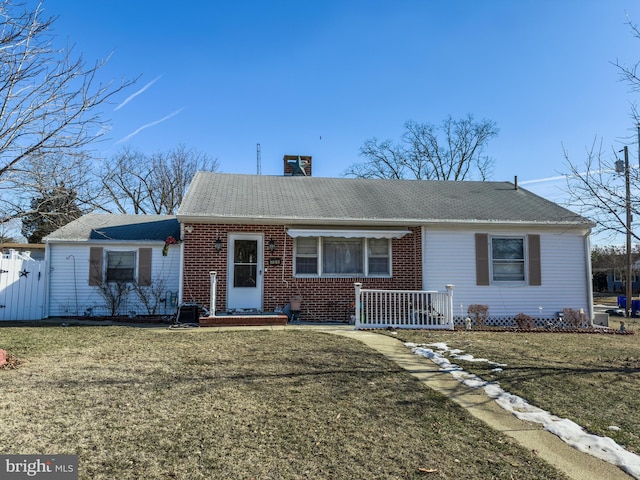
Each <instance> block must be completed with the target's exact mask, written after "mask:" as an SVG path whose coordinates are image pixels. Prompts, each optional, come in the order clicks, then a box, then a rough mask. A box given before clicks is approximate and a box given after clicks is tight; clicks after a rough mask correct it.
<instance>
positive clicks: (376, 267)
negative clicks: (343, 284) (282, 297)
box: [294, 237, 391, 277]
mask: <svg viewBox="0 0 640 480" xmlns="http://www.w3.org/2000/svg"><path fill="white" fill-rule="evenodd" d="M294 259H295V265H294V269H295V275H296V276H315V277H317V276H339V277H362V276H365V277H366V276H369V277H389V276H391V241H390V240H389V239H388V238H344V237H298V238H296V239H295V246H294Z"/></svg>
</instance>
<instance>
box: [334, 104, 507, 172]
mask: <svg viewBox="0 0 640 480" xmlns="http://www.w3.org/2000/svg"><path fill="white" fill-rule="evenodd" d="M404 127H405V132H404V133H403V135H402V139H401V141H400V142H399V143H394V142H393V141H392V140H385V141H382V142H379V141H378V140H377V139H375V138H373V139H369V140H366V141H365V143H364V145H363V146H362V147H361V148H360V155H361V156H363V157H365V158H366V159H367V160H366V161H365V162H363V163H356V164H354V165H352V166H350V167H349V168H348V169H347V171H346V172H345V175H349V176H355V177H360V178H415V179H418V180H469V179H479V180H486V179H488V178H489V177H490V175H491V173H492V167H493V161H492V160H491V158H489V157H488V156H486V155H485V148H486V146H487V143H488V142H489V141H490V140H491V139H492V138H494V137H496V136H497V135H498V132H499V130H498V128H497V127H496V124H495V122H493V121H490V120H481V121H475V120H474V118H473V116H472V115H467V116H466V117H465V118H462V119H460V120H454V119H453V118H451V116H449V117H447V118H446V119H445V120H444V121H443V122H442V124H441V125H440V126H439V127H438V126H435V125H432V124H428V123H417V122H414V121H408V122H406V123H405V125H404Z"/></svg>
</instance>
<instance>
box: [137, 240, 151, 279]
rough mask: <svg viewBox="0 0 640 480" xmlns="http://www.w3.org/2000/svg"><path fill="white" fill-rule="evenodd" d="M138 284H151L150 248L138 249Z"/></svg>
mask: <svg viewBox="0 0 640 480" xmlns="http://www.w3.org/2000/svg"><path fill="white" fill-rule="evenodd" d="M138 285H140V286H141V287H148V286H150V285H151V249H150V248H141V249H140V250H138Z"/></svg>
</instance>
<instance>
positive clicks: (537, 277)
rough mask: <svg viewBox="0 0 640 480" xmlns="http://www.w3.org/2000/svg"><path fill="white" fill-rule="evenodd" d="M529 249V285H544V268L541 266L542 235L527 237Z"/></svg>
mask: <svg viewBox="0 0 640 480" xmlns="http://www.w3.org/2000/svg"><path fill="white" fill-rule="evenodd" d="M527 241H528V250H529V285H533V286H540V285H542V268H541V266H540V235H529V236H528V237H527Z"/></svg>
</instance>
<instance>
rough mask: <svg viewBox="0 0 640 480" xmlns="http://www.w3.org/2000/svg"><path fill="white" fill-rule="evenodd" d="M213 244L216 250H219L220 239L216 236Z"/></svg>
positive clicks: (220, 248) (220, 245)
mask: <svg viewBox="0 0 640 480" xmlns="http://www.w3.org/2000/svg"><path fill="white" fill-rule="evenodd" d="M213 245H214V247H215V248H216V252H219V251H220V250H222V240H220V237H218V238H216V241H215V242H214V244H213Z"/></svg>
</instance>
